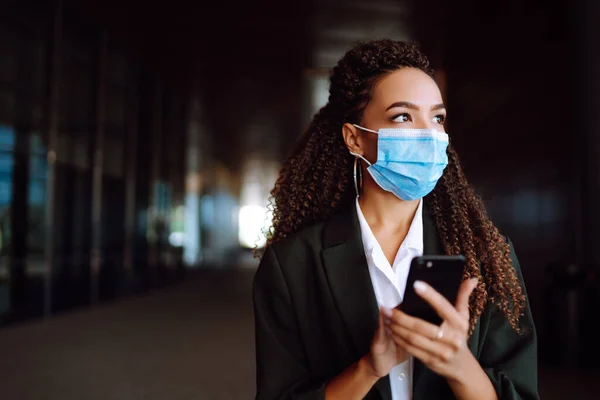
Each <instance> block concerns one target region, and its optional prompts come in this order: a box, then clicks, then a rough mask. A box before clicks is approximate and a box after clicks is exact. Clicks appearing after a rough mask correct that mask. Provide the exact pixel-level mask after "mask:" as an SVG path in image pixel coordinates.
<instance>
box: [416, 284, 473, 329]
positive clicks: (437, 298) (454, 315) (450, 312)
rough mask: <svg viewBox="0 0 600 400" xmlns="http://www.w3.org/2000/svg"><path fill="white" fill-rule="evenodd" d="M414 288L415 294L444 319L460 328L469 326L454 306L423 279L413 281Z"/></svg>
mask: <svg viewBox="0 0 600 400" xmlns="http://www.w3.org/2000/svg"><path fill="white" fill-rule="evenodd" d="M414 288H415V291H416V292H417V294H418V295H419V296H421V297H422V298H423V300H425V301H426V302H427V303H429V305H430V306H431V307H433V309H434V310H435V311H436V312H437V314H438V315H439V316H440V317H441V318H442V319H443V320H444V321H447V322H448V323H449V324H450V325H452V326H454V327H456V328H459V329H461V330H466V329H468V328H469V327H468V325H467V324H468V322H467V321H465V319H464V318H462V316H461V315H460V314H459V313H458V311H456V308H454V306H453V305H452V304H450V302H449V301H448V300H447V299H446V298H445V297H444V296H442V295H441V294H440V293H438V292H437V291H436V290H435V289H434V288H432V287H431V286H429V285H428V284H427V283H425V282H423V281H415V283H414ZM465 325H466V326H465Z"/></svg>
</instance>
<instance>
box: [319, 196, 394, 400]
mask: <svg viewBox="0 0 600 400" xmlns="http://www.w3.org/2000/svg"><path fill="white" fill-rule="evenodd" d="M322 257H323V265H324V268H325V274H326V275H327V280H328V283H329V287H330V288H331V293H332V295H333V299H334V301H335V303H336V305H337V308H338V310H339V313H340V315H341V317H342V320H343V321H344V324H345V326H346V329H347V330H348V332H349V333H350V336H351V337H352V340H353V342H354V346H355V351H356V353H355V354H354V357H357V358H358V357H362V356H363V355H365V354H367V353H368V352H369V350H370V348H371V341H372V340H373V335H374V334H375V331H376V330H377V325H378V322H379V307H378V305H377V299H376V298H375V292H374V291H373V284H372V283H371V276H370V275H369V268H368V266H367V259H366V257H365V252H364V247H363V243H362V238H361V232H360V224H359V222H358V216H357V214H356V209H355V207H354V203H351V205H349V206H348V207H344V208H343V209H342V210H341V211H340V212H338V213H337V214H336V215H334V216H333V217H332V218H331V219H330V221H329V222H328V224H327V225H326V227H325V230H324V233H323V252H322ZM375 388H376V389H377V390H378V391H379V392H380V395H381V397H382V398H383V399H384V400H391V398H392V397H391V389H390V382H389V378H388V377H385V378H382V379H380V380H379V381H378V382H377V384H376V385H375Z"/></svg>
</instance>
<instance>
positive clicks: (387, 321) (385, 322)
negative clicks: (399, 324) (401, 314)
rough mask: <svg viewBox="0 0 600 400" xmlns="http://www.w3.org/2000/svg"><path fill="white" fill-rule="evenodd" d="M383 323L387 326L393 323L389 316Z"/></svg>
mask: <svg viewBox="0 0 600 400" xmlns="http://www.w3.org/2000/svg"><path fill="white" fill-rule="evenodd" d="M383 323H384V324H385V325H386V326H387V325H389V324H390V323H391V321H390V320H389V319H387V318H384V319H383Z"/></svg>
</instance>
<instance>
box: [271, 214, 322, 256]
mask: <svg viewBox="0 0 600 400" xmlns="http://www.w3.org/2000/svg"><path fill="white" fill-rule="evenodd" d="M326 223H327V221H320V222H317V223H314V224H312V225H309V226H307V227H305V228H303V229H301V230H299V231H298V232H294V233H292V234H290V235H288V236H286V237H285V238H283V239H281V240H280V241H278V242H277V243H274V244H272V245H271V246H269V248H267V250H266V253H268V252H271V253H272V254H273V256H275V257H276V258H277V261H278V263H279V264H280V265H282V266H284V267H285V266H287V265H289V264H290V263H293V264H298V263H301V261H302V259H304V258H305V257H308V256H310V255H311V254H316V253H320V252H321V250H322V248H323V244H322V237H323V230H324V227H325V225H326ZM266 253H265V256H266V255H267V254H266ZM291 261H293V262H291Z"/></svg>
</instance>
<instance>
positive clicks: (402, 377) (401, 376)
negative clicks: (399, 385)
mask: <svg viewBox="0 0 600 400" xmlns="http://www.w3.org/2000/svg"><path fill="white" fill-rule="evenodd" d="M398 379H400V380H401V381H403V380H404V379H406V375H405V374H404V372H398Z"/></svg>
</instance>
